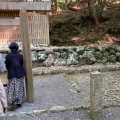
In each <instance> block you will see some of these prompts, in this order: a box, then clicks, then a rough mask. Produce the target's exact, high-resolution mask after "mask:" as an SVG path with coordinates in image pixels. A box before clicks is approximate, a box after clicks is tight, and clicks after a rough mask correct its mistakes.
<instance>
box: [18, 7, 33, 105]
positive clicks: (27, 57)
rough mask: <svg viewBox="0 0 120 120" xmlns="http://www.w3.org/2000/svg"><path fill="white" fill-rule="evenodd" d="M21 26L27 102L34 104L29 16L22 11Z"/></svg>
mask: <svg viewBox="0 0 120 120" xmlns="http://www.w3.org/2000/svg"><path fill="white" fill-rule="evenodd" d="M20 25H21V35H22V48H23V55H24V64H25V69H26V72H27V75H26V77H25V80H26V97H27V102H30V103H31V102H34V86H33V74H32V60H31V50H30V40H29V30H28V15H27V12H26V10H24V9H23V10H20Z"/></svg>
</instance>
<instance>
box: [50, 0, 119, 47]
mask: <svg viewBox="0 0 120 120" xmlns="http://www.w3.org/2000/svg"><path fill="white" fill-rule="evenodd" d="M49 15H50V41H51V45H52V46H80V45H90V46H95V45H120V0H76V1H75V0H74V1H72V0H70V1H68V0H65V1H64V0H58V1H57V12H52V13H49Z"/></svg>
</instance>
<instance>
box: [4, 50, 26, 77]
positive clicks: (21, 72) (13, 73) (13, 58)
mask: <svg viewBox="0 0 120 120" xmlns="http://www.w3.org/2000/svg"><path fill="white" fill-rule="evenodd" d="M5 63H6V69H7V70H8V76H7V77H8V79H12V78H15V77H16V78H21V77H23V76H25V75H26V72H25V69H24V67H23V55H22V54H19V53H18V52H17V51H11V53H9V54H8V55H6V61H5Z"/></svg>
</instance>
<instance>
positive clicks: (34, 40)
mask: <svg viewBox="0 0 120 120" xmlns="http://www.w3.org/2000/svg"><path fill="white" fill-rule="evenodd" d="M28 22H29V36H30V43H31V44H50V41H49V18H48V15H46V14H34V15H30V16H28ZM9 42H21V33H20V19H19V18H16V19H0V43H9Z"/></svg>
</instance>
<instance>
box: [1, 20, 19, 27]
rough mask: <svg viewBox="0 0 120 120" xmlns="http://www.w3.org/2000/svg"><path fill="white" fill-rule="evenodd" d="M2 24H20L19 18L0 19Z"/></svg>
mask: <svg viewBox="0 0 120 120" xmlns="http://www.w3.org/2000/svg"><path fill="white" fill-rule="evenodd" d="M0 25H2V26H3V25H4V26H7V25H20V20H19V19H0Z"/></svg>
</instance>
